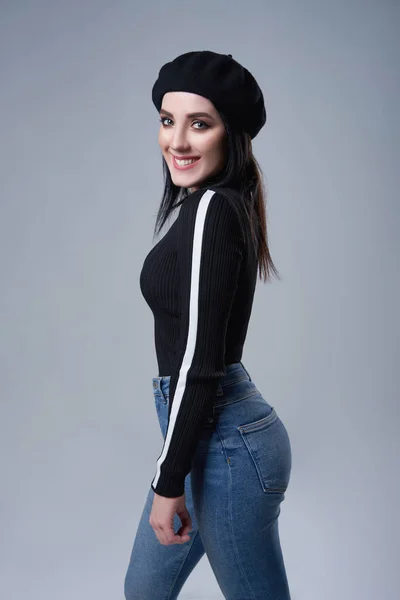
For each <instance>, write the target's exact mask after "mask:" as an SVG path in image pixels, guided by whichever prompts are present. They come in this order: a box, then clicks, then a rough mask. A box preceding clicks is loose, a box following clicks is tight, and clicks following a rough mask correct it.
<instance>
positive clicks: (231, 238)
mask: <svg viewBox="0 0 400 600" xmlns="http://www.w3.org/2000/svg"><path fill="white" fill-rule="evenodd" d="M212 191H215V193H214V195H212V197H211V199H210V200H208V199H209V198H210V196H209V195H208V197H207V192H208V190H205V189H204V188H203V189H201V190H197V191H195V192H193V193H192V194H191V195H189V196H188V197H186V198H185V199H184V201H183V203H182V205H181V207H180V209H179V214H178V216H177V218H176V220H175V221H174V222H173V224H172V225H171V226H170V228H169V229H168V231H167V233H166V234H165V235H164V236H163V237H162V238H161V239H160V240H159V241H158V242H157V243H156V244H155V246H154V247H153V248H152V249H151V250H150V252H149V253H148V255H147V256H146V258H145V260H144V263H143V267H142V271H141V273H140V287H141V291H142V294H143V296H144V298H145V300H146V302H147V303H148V305H149V307H150V309H151V311H152V312H153V315H154V339H155V349H156V356H157V362H158V376H166V375H170V376H171V380H170V395H169V422H168V429H169V434H170V439H169V441H168V442H165V443H164V444H163V447H162V450H161V454H160V456H159V458H158V460H157V467H158V470H157V471H156V476H155V477H154V478H153V480H152V483H151V486H152V489H153V490H154V491H155V492H156V493H158V494H160V495H162V496H167V497H177V496H180V495H182V494H183V493H184V480H185V477H186V475H187V473H189V471H190V465H191V460H192V457H193V454H194V452H195V449H196V441H197V438H198V434H199V432H200V429H201V426H202V424H203V423H204V421H205V419H206V415H207V414H208V411H209V410H210V406H211V403H212V402H213V399H214V398H215V396H216V393H217V388H218V383H219V380H220V378H221V377H223V376H224V375H225V373H226V371H225V366H226V365H229V364H232V363H236V362H239V361H240V360H241V358H242V353H243V346H244V342H245V339H246V335H247V328H248V323H249V319H250V315H251V311H252V304H253V296H254V292H255V287H256V280H257V267H258V261H257V256H256V249H255V248H254V247H253V245H252V244H251V241H250V240H251V237H250V235H249V231H248V230H249V226H248V225H246V222H245V221H244V220H243V219H242V218H240V217H239V214H240V212H239V211H238V207H237V205H238V204H240V199H239V201H238V202H237V199H236V198H235V194H233V193H223V192H224V190H223V189H221V188H220V189H216V190H212ZM207 200H208V204H207ZM204 211H206V212H204ZM195 231H197V237H196V236H195ZM199 232H200V234H201V237H199ZM200 240H201V243H200ZM196 273H197V275H196ZM177 386H178V389H177ZM175 401H176V402H177V404H176V408H177V407H178V406H179V409H178V413H177V414H176V415H174V417H173V418H172V419H171V411H172V409H173V405H174V402H175ZM163 451H164V456H163V457H162V454H163ZM160 457H162V458H160ZM155 480H156V481H155Z"/></svg>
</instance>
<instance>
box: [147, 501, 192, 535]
mask: <svg viewBox="0 0 400 600" xmlns="http://www.w3.org/2000/svg"><path fill="white" fill-rule="evenodd" d="M175 513H176V514H177V515H178V517H179V518H180V520H181V522H182V526H181V527H180V528H179V529H178V531H177V533H175V532H174V516H175ZM149 523H150V525H151V526H152V528H153V529H154V532H155V534H156V536H157V539H158V541H159V542H160V544H163V546H169V545H170V544H184V543H185V542H188V541H189V540H190V536H189V535H188V533H189V531H190V530H191V529H192V519H191V517H190V514H189V511H188V509H187V508H186V504H185V494H183V495H182V496H178V497H177V498H166V497H165V496H160V495H159V494H156V493H155V492H154V500H153V506H152V508H151V514H150V518H149Z"/></svg>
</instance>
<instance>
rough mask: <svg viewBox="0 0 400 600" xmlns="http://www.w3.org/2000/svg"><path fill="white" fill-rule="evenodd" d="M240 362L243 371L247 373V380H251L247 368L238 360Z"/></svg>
mask: <svg viewBox="0 0 400 600" xmlns="http://www.w3.org/2000/svg"><path fill="white" fill-rule="evenodd" d="M240 364H241V365H242V368H243V370H244V372H245V373H246V374H247V376H248V378H249V381H251V377H250V373H249V372H248V370H247V369H246V367H245V366H244V364H243V363H242V361H240Z"/></svg>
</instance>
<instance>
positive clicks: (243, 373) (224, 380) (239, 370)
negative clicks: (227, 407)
mask: <svg viewBox="0 0 400 600" xmlns="http://www.w3.org/2000/svg"><path fill="white" fill-rule="evenodd" d="M152 379H153V391H154V392H156V391H161V392H165V391H167V388H168V386H169V379H170V375H163V376H159V377H153V378H152ZM239 381H252V379H251V377H250V373H249V372H248V371H247V369H246V367H245V366H244V364H243V363H242V361H239V362H236V363H231V364H230V365H225V375H224V376H223V377H221V379H220V380H219V382H218V387H217V396H219V395H222V394H223V392H224V389H225V388H226V387H228V386H230V385H232V384H234V383H238V382H239Z"/></svg>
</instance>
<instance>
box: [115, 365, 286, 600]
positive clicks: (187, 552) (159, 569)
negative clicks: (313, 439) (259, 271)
mask: <svg viewBox="0 0 400 600" xmlns="http://www.w3.org/2000/svg"><path fill="white" fill-rule="evenodd" d="M169 382H170V376H164V377H153V394H154V402H155V408H156V411H157V415H158V420H159V423H160V427H161V432H162V435H163V437H164V438H165V435H166V429H167V422H168V402H169ZM291 466H292V460H291V445H290V440H289V436H288V433H287V430H286V428H285V426H284V424H283V423H282V421H281V420H280V418H279V417H278V414H277V412H276V410H275V408H274V407H273V406H271V405H270V404H268V402H267V401H266V400H265V399H264V398H263V396H262V394H261V392H260V391H259V390H258V389H257V387H256V385H255V384H254V382H253V381H252V379H251V377H250V375H249V373H248V371H247V370H246V369H245V367H244V365H243V363H242V362H237V363H233V364H230V365H227V366H226V375H225V376H224V377H223V378H222V379H220V382H219V384H218V390H217V393H216V396H215V398H214V399H213V403H212V405H211V407H210V410H209V411H208V414H207V415H206V416H205V417H204V422H203V423H202V428H201V434H200V437H199V438H198V443H197V445H196V451H195V454H194V456H193V460H192V463H191V471H190V473H188V475H187V476H186V479H185V502H186V507H187V509H188V511H189V513H190V515H191V517H192V525H193V528H192V531H191V532H190V533H189V535H190V538H191V539H190V541H188V542H186V543H184V544H172V545H168V546H164V545H162V544H161V543H160V542H159V541H158V539H157V537H156V535H155V533H154V530H153V529H152V527H151V525H150V523H149V518H150V512H151V507H152V503H153V498H154V492H153V490H152V489H151V488H150V489H149V492H148V495H147V499H146V502H145V505H144V508H143V512H142V515H141V518H140V521H139V525H138V528H137V532H136V536H135V540H134V543H133V549H132V553H131V557H130V562H129V566H128V570H127V572H126V576H125V598H126V600H174V599H175V598H178V594H179V592H180V591H181V589H182V587H183V585H184V583H185V581H186V580H187V578H188V577H189V575H190V573H191V572H192V571H193V569H194V568H195V566H196V565H197V563H198V562H199V561H200V559H201V558H202V556H203V555H204V554H206V556H207V558H208V561H209V563H210V565H211V568H212V570H213V572H214V575H215V578H216V580H217V583H218V585H219V587H220V589H221V591H222V594H223V595H224V597H225V598H226V599H227V600H290V592H289V585H288V580H287V576H286V570H285V565H284V560H283V555H282V549H281V544H280V539H279V530H278V517H279V514H280V505H281V502H282V501H283V500H284V499H285V491H286V489H287V487H288V484H289V478H290V472H291ZM180 526H181V522H180V519H179V517H178V515H175V517H174V531H175V532H176V531H178V529H179V527H180Z"/></svg>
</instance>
